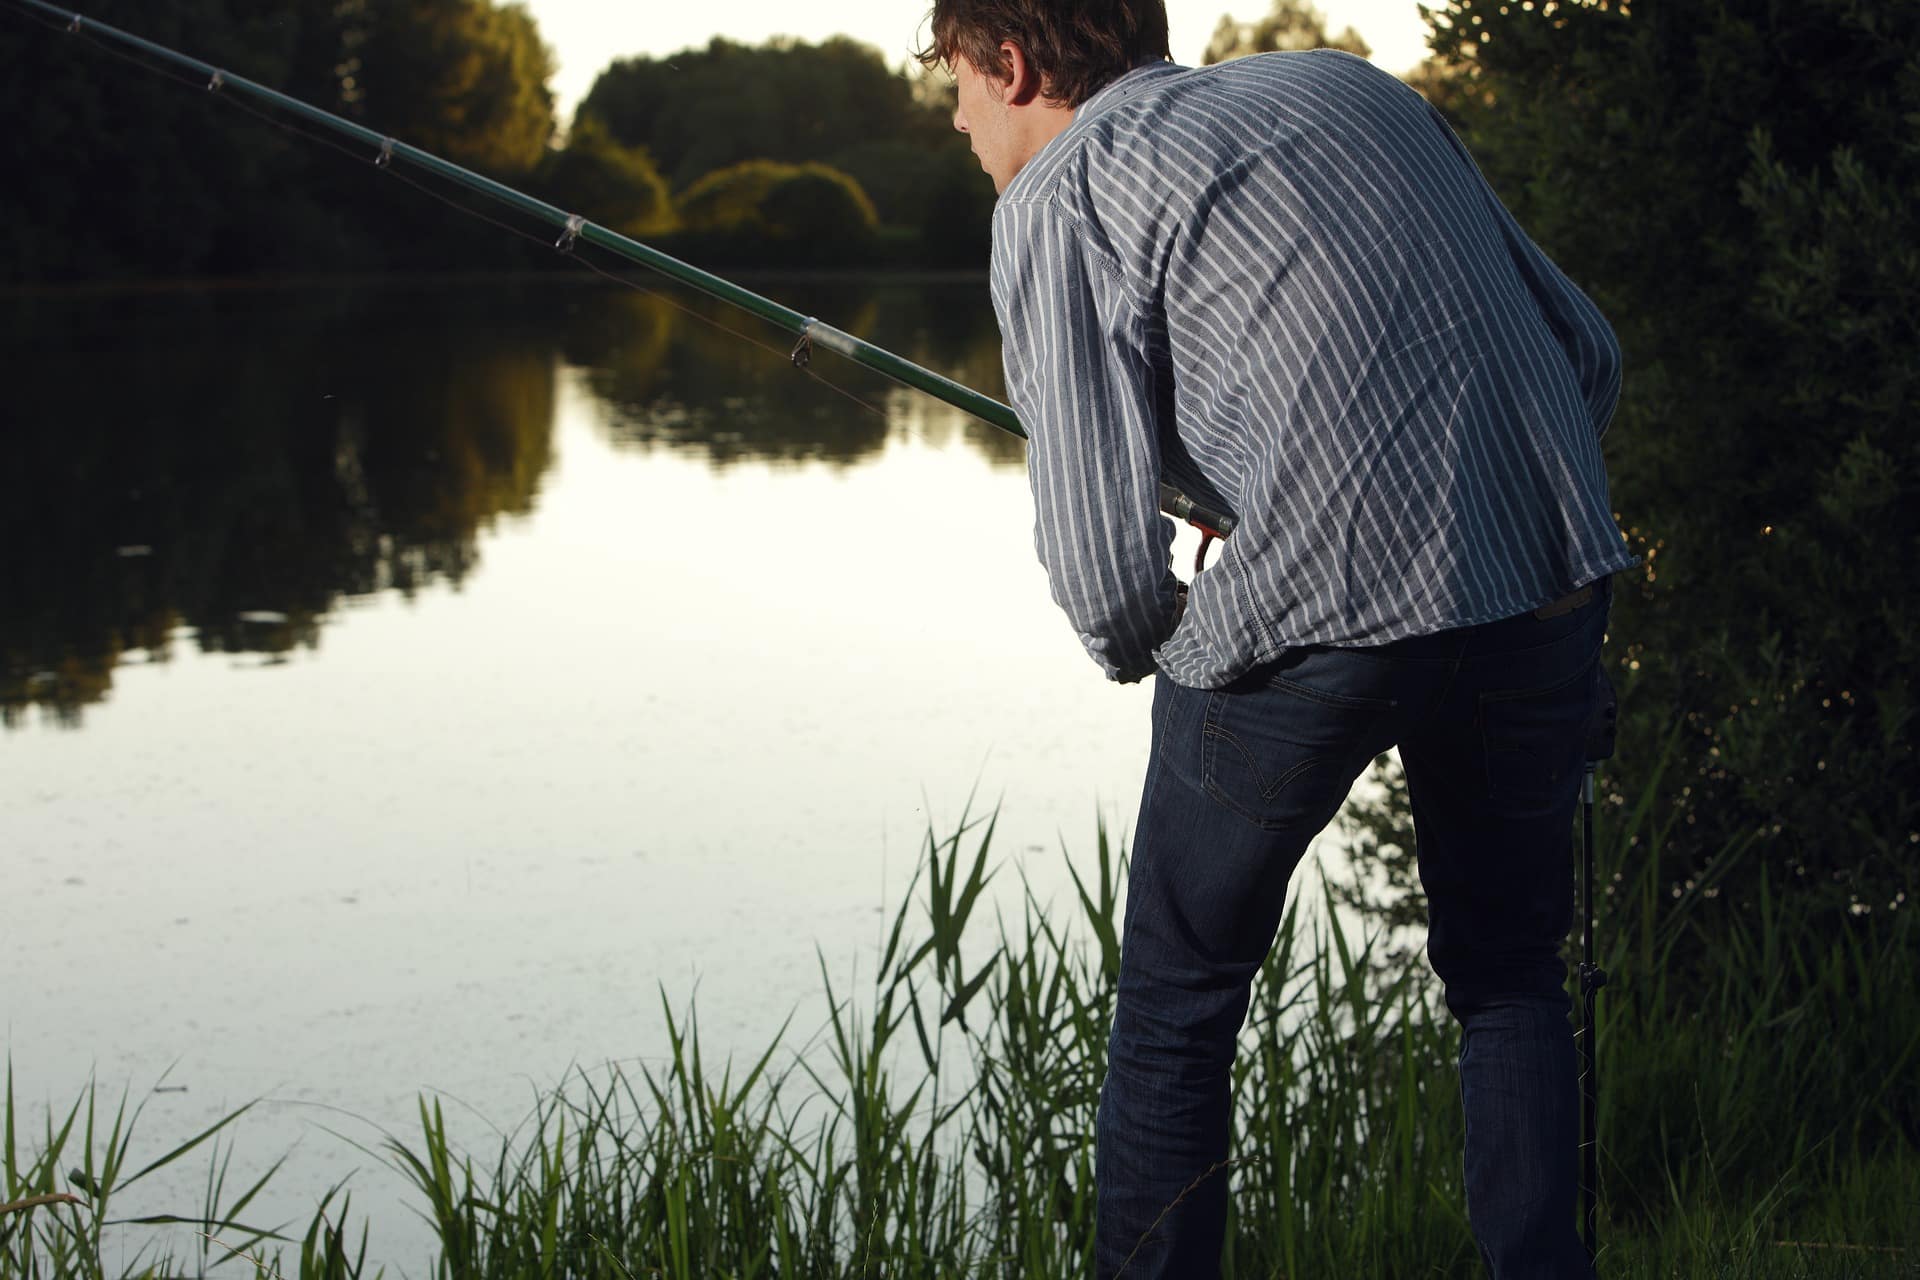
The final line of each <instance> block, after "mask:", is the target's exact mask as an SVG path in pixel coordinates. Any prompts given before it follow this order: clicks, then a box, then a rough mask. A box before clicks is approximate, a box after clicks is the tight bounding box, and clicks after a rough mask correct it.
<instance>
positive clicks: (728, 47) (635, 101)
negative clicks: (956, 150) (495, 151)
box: [579, 37, 952, 191]
mask: <svg viewBox="0 0 1920 1280" xmlns="http://www.w3.org/2000/svg"><path fill="white" fill-rule="evenodd" d="M579 114H580V116H581V117H583V118H584V117H587V116H592V117H595V118H597V119H599V120H600V121H601V122H602V123H603V124H604V125H605V126H606V127H607V130H608V132H609V133H611V134H612V135H613V136H614V137H615V138H617V139H619V140H620V141H621V142H623V143H625V144H626V145H628V146H644V147H645V148H647V150H648V151H649V152H650V153H651V154H652V155H653V157H654V159H655V160H656V161H657V162H658V163H659V165H660V168H661V171H662V172H663V173H665V174H666V175H667V178H668V180H669V181H670V182H671V183H672V184H673V187H674V189H675V190H676V191H684V190H686V188H687V187H689V186H691V185H692V184H693V183H694V182H695V181H696V180H697V179H699V178H700V177H701V176H702V175H704V174H707V173H711V172H712V171H713V170H715V169H720V168H724V167H726V166H728V165H732V164H738V163H740V162H741V161H743V160H778V161H781V162H783V163H787V164H804V163H807V162H809V161H817V162H820V163H825V164H836V166H837V161H836V157H838V156H839V155H840V154H841V153H842V152H845V151H847V150H849V149H852V148H855V147H859V146H862V145H865V144H871V143H875V142H909V143H913V144H915V145H918V146H922V147H930V146H933V145H937V144H939V143H942V142H945V141H946V138H945V137H944V136H943V135H945V134H951V132H952V128H951V124H950V122H949V120H948V119H942V118H941V117H940V115H939V113H938V111H937V110H936V109H933V108H929V107H926V106H923V105H921V104H919V103H917V102H916V101H915V99H914V95H913V87H912V85H911V84H910V83H909V82H908V81H907V79H906V78H905V77H903V76H901V75H898V74H896V73H895V72H893V71H890V70H888V68H887V65H886V63H885V62H884V61H883V60H882V59H881V57H880V54H879V52H878V51H877V50H875V49H873V48H871V47H869V46H867V45H863V44H860V43H858V42H856V41H853V40H849V39H847V38H845V37H835V38H833V39H830V40H827V41H824V42H822V43H820V44H817V45H816V44H808V43H806V42H804V41H797V40H787V39H776V40H772V41H769V42H768V43H767V44H764V45H758V46H749V45H742V44H736V43H734V42H733V41H730V40H722V39H716V40H714V41H712V42H711V43H709V44H708V45H707V47H706V48H705V49H690V50H686V51H684V52H681V53H676V54H673V55H671V56H669V57H666V58H650V57H636V58H623V59H620V60H619V61H617V62H615V63H613V64H612V65H611V66H609V67H608V68H607V69H606V70H605V71H603V72H601V73H600V75H599V77H598V78H597V79H596V80H595V81H594V83H593V87H592V88H591V89H590V90H589V91H588V93H587V96H586V97H585V98H584V99H583V100H582V101H581V104H580V112H579Z"/></svg>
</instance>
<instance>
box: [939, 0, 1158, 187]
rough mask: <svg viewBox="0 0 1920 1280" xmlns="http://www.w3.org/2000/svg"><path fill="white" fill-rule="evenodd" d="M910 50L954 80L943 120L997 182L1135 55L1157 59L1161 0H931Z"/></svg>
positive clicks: (1133, 63)
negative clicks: (918, 40)
mask: <svg viewBox="0 0 1920 1280" xmlns="http://www.w3.org/2000/svg"><path fill="white" fill-rule="evenodd" d="M932 25H933V42H932V43H931V44H930V45H929V46H928V47H927V48H926V49H924V50H922V51H921V53H920V61H921V62H923V63H925V64H926V65H928V66H935V65H940V64H944V65H946V66H947V67H949V68H951V69H952V71H953V75H954V79H955V80H956V81H958V82H959V93H960V101H959V106H958V107H957V108H956V109H955V111H954V113H953V127H954V128H956V129H958V130H960V131H961V132H962V133H965V134H967V135H968V137H969V138H970V140H971V141H972V143H973V152H974V154H975V155H976V156H978V157H979V158H980V167H981V168H983V169H985V170H986V171H987V173H988V174H989V175H990V176H991V177H992V178H993V185H994V190H996V191H1004V190H1006V187H1007V183H1009V182H1011V181H1012V180H1013V175H1014V174H1016V173H1018V172H1019V171H1020V169H1021V168H1022V167H1023V166H1024V165H1025V164H1026V162H1027V161H1028V160H1031V159H1032V158H1033V157H1034V155H1035V154H1036V153H1037V152H1038V151H1039V150H1040V148H1041V147H1043V146H1045V145H1046V144H1047V143H1048V142H1050V141H1051V140H1052V139H1053V137H1054V136H1055V135H1056V134H1058V133H1059V132H1060V131H1061V130H1062V129H1064V128H1066V126H1067V125H1068V124H1069V123H1070V122H1071V121H1072V119H1073V111H1074V108H1076V107H1078V106H1079V105H1080V104H1081V103H1083V102H1085V101H1086V100H1087V99H1088V98H1090V97H1092V96H1093V95H1094V94H1095V93H1097V92H1099V91H1100V90H1101V89H1102V88H1104V87H1105V86H1106V85H1107V84H1109V83H1110V82H1112V81H1114V80H1117V79H1119V78H1120V77H1121V76H1123V75H1125V74H1126V73H1127V72H1129V71H1131V70H1132V69H1133V68H1135V67H1137V66H1139V65H1140V64H1141V63H1143V62H1155V61H1160V60H1163V59H1165V58H1166V57H1167V56H1168V54H1167V9H1166V3H1165V0H934V5H933V15H932Z"/></svg>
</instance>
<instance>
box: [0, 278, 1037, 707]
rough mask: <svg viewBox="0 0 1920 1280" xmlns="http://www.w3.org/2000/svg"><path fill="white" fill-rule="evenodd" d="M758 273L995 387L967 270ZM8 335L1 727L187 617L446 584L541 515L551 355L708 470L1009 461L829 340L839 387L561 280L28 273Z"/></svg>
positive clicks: (967, 427)
mask: <svg viewBox="0 0 1920 1280" xmlns="http://www.w3.org/2000/svg"><path fill="white" fill-rule="evenodd" d="M754 287H756V288H760V289H762V290H764V291H765V292H767V293H769V294H771V295H773V296H775V297H777V298H779V299H780V300H781V301H783V302H785V303H787V304H788V305H790V306H793V307H795V308H796V309H801V310H806V311H808V312H810V313H812V314H817V315H820V316H822V317H823V318H825V319H828V320H830V321H831V322H833V323H835V324H837V325H840V326H841V327H843V328H846V329H849V330H850V331H852V332H855V333H858V334H860V335H861V336H863V337H867V338H869V339H871V340H873V341H877V342H881V343H883V344H884V345H887V346H890V347H892V348H893V349H895V350H897V351H900V352H901V353H902V354H904V355H906V356H908V357H909V358H911V359H914V360H917V361H919V362H921V363H923V364H927V365H929V366H931V367H933V368H936V369H939V370H940V371H942V372H944V373H946V374H948V375H949V376H952V377H955V378H958V379H959V380H961V381H963V382H967V383H969V384H970V385H974V386H977V387H979V388H980V389H981V390H983V391H985V392H987V393H988V394H991V395H1001V394H1003V388H1002V383H1001V378H1000V366H999V348H998V338H997V334H996V332H995V329H994V325H993V319H992V314H991V311H990V309H989V308H988V307H987V306H986V305H985V290H984V286H983V285H982V284H981V283H979V282H977V281H972V282H962V283H950V282H944V281H936V282H918V283H915V282H890V283H885V284H873V283H866V284H858V283H855V284H839V283H836V284H823V283H822V282H819V281H817V280H816V281H807V280H787V281H760V282H755V283H754ZM723 330H732V331H735V332H734V333H731V334H730V333H728V332H724V331H723ZM747 339H751V340H750V341H749V340H747ZM769 347H771V348H773V349H772V350H769V349H768V348H769ZM0 349H4V350H5V351H7V352H8V353H9V356H10V359H9V360H8V366H9V374H10V377H9V382H10V384H11V385H10V386H9V393H10V399H11V412H10V414H9V419H10V421H9V425H8V427H7V430H6V438H5V442H4V443H5V450H6V461H7V463H8V467H9V471H10V473H11V475H12V476H13V478H14V483H13V484H12V485H10V486H9V490H10V492H9V495H8V500H7V502H6V503H5V504H4V506H0V719H3V720H4V723H5V724H6V725H7V726H8V727H9V728H12V727H17V726H19V725H21V724H23V723H25V722H26V718H27V715H28V712H29V709H30V708H33V707H36V706H37V707H40V708H42V709H44V711H45V712H46V713H47V714H48V715H49V716H51V717H52V718H53V719H54V720H56V721H57V722H59V723H62V724H66V725H69V726H77V725H78V724H79V723H80V722H81V713H82V709H83V708H84V707H86V706H87V705H89V704H92V703H96V702H99V701H101V700H102V699H104V698H105V697H106V696H107V694H108V693H109V691H110V689H111V687H112V682H113V671H114V669H115V667H116V666H118V665H119V664H120V663H122V662H123V661H128V660H130V659H137V658H139V657H140V656H142V655H144V658H145V660H149V661H165V660H167V659H168V657H169V656H170V655H171V652H172V646H173V645H174V644H175V643H180V642H181V641H180V640H179V639H178V637H183V636H184V637H189V639H188V641H187V642H189V643H192V644H195V645H197V646H198V648H199V649H201V650H203V651H209V652H233V653H254V654H261V655H266V656H268V657H269V658H271V657H272V656H274V655H284V654H287V653H289V652H291V651H293V650H295V649H296V648H300V647H307V648H313V647H316V646H317V645H318V643H319V637H320V628H321V621H322V620H323V618H324V617H325V616H326V614H327V613H328V612H329V611H330V610H331V609H333V608H334V607H335V606H336V604H337V603H338V601H339V600H340V599H341V598H342V597H344V596H354V595H364V594H368V593H373V592H379V591H385V590H396V591H399V592H402V593H407V594H411V593H413V592H415V591H417V590H420V589H421V588H422V587H424V586H426V585H427V584H430V583H434V582H451V583H458V582H460V581H461V580H462V579H463V578H465V577H466V576H467V575H468V574H470V573H472V572H473V571H474V569H475V568H476V566H477V565H478V563H479V558H480V549H479V548H480V538H479V535H480V534H481V532H483V531H484V530H487V529H488V528H490V527H491V526H492V525H493V524H494V523H495V522H496V521H497V520H499V519H500V518H501V517H502V516H512V515H516V514H522V513H526V512H530V511H531V510H533V508H534V505H535V502H536V500H537V497H538V493H539V488H540V482H541V478H542V476H543V474H545V473H546V472H547V470H548V468H549V467H550V466H551V464H552V461H553V443H552V437H553V415H554V397H555V386H556V375H555V370H556V359H564V360H566V361H567V362H569V363H571V364H574V365H577V366H580V367H581V368H582V369H583V370H584V372H585V381H586V384H587V386H588V387H589V388H590V389H591V391H592V392H593V394H594V395H595V396H596V397H597V398H599V399H601V400H602V401H603V402H604V403H605V406H606V410H607V412H606V414H605V421H606V423H607V428H606V429H607V430H608V431H609V432H611V433H612V435H613V437H614V439H615V441H616V443H617V444H621V445H624V446H630V447H635V448H640V449H643V450H644V449H656V448H664V449H671V450H674V451H676V452H681V453H685V452H694V453H697V454H699V455H702V456H704V457H705V458H707V459H708V460H709V461H710V462H711V463H712V465H714V466H716V467H726V466H728V465H729V464H731V463H734V462H736V461H739V460H743V459H754V460H766V461H783V460H800V459H807V460H817V461H824V462H827V463H829V464H832V465H837V466H853V465H856V464H859V463H860V462H862V461H863V460H867V459H871V458H872V457H874V456H875V455H876V454H877V453H878V452H879V451H880V449H881V448H882V447H883V446H884V445H885V443H886V441H887V439H888V438H889V435H890V434H891V433H899V432H905V433H909V434H913V435H916V436H919V437H922V438H925V439H927V440H928V441H929V442H931V443H934V444H947V443H951V442H954V441H965V442H966V444H967V445H968V446H969V447H971V448H973V449H976V450H978V451H979V452H981V453H982V454H984V455H985V456H986V457H987V458H988V459H990V460H991V461H993V462H995V463H997V464H1006V465H1017V464H1018V463H1019V461H1020V459H1021V457H1022V445H1021V443H1020V441H1018V440H1016V439H1014V438H1012V437H1010V436H1006V435H1004V434H1002V433H1001V432H999V431H997V430H995V429H994V428H992V427H988V426H986V425H984V424H980V423H977V422H974V421H972V420H971V419H968V418H966V417H965V415H963V414H960V413H958V412H957V411H953V410H949V409H946V408H945V407H944V406H939V405H937V404H936V403H934V402H932V401H930V400H928V399H927V398H926V397H924V396H921V395H919V394H918V393H913V392H908V391H904V390H902V389H900V388H898V387H897V386H895V385H894V384H893V383H891V382H889V381H888V380H886V379H884V378H881V377H879V376H878V375H876V374H871V373H868V372H867V371H865V370H862V369H860V368H858V367H856V366H853V365H851V364H848V363H847V362H845V361H842V360H840V359H838V358H837V357H832V356H826V355H823V356H821V357H820V358H819V361H818V367H817V372H818V373H820V374H821V375H822V377H823V378H825V379H828V380H830V381H831V383H832V384H833V385H832V386H829V385H826V383H824V382H822V381H818V380H815V379H811V378H807V377H804V376H802V375H801V374H799V373H797V372H796V371H795V370H794V369H793V368H792V367H791V365H790V364H789V363H788V361H787V359H786V340H785V339H784V338H783V337H782V336H781V335H780V334H778V333H777V332H776V331H775V330H773V329H771V328H770V327H767V326H764V325H762V324H760V323H759V322H757V321H755V320H753V319H752V318H750V317H746V316H742V315H740V314H739V313H735V312H731V311H729V310H726V309H725V308H722V307H721V306H719V304H716V303H712V302H709V301H705V300H699V299H695V298H691V297H688V296H686V295H683V294H675V295H673V296H671V297H669V296H667V295H665V294H661V293H647V294H641V293H635V292H632V291H628V290H623V289H619V288H615V287H612V286H601V285H598V284H589V285H584V286H583V285H581V284H579V283H577V282H573V281H565V280H536V281H521V282H487V283H482V284H473V285H463V286H457V287H456V286H436V287H428V286H390V287H381V288H374V287H353V288H344V287H343V288H325V289H302V290H285V289H275V290H263V289H245V290H228V291H211V292H180V291H174V292H160V293H145V294H141V293H120V294H105V295H102V294H95V295H88V296H77V297H75V296H65V297H49V296H45V295H16V296H13V297H11V298H4V299H0ZM850 397H851V398H852V399H850ZM853 399H857V400H858V401H860V402H862V403H861V404H855V403H853V402H852V400H853Z"/></svg>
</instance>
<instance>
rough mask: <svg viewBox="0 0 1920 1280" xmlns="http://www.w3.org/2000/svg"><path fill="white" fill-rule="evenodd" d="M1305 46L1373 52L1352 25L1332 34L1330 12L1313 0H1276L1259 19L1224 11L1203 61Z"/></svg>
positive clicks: (1363, 54) (1362, 54)
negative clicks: (1238, 19) (1245, 19)
mask: <svg viewBox="0 0 1920 1280" xmlns="http://www.w3.org/2000/svg"><path fill="white" fill-rule="evenodd" d="M1303 49H1341V50H1344V51H1345V52H1347V53H1351V54H1354V55H1356V56H1358V57H1362V58H1364V57H1366V56H1367V55H1369V54H1370V53H1372V52H1373V50H1372V49H1370V48H1368V47H1367V42H1366V41H1365V40H1362V39H1361V38H1360V33H1359V32H1358V31H1355V30H1354V29H1353V28H1352V27H1348V28H1347V29H1346V30H1344V31H1342V32H1341V33H1340V34H1339V35H1337V36H1330V35H1328V34H1327V18H1326V15H1325V14H1323V13H1321V12H1320V10H1318V9H1316V8H1315V7H1314V6H1313V4H1312V3H1311V0H1273V8H1272V9H1271V10H1270V11H1269V12H1268V13H1267V16H1266V17H1264V18H1262V19H1260V20H1259V21H1258V22H1236V21H1234V20H1233V18H1232V17H1230V16H1228V15H1225V14H1222V15H1221V17H1220V22H1219V24H1218V25H1217V26H1215V27H1214V29H1213V38H1212V39H1211V40H1208V41H1207V52H1206V55H1205V56H1204V57H1202V58H1201V62H1202V63H1203V64H1204V65H1206V66H1212V65H1213V64H1214V63H1216V62H1225V61H1227V60H1228V59H1230V58H1244V57H1246V56H1247V55H1248V54H1254V53H1273V52H1276V51H1278V50H1295V51H1297V50H1303Z"/></svg>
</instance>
